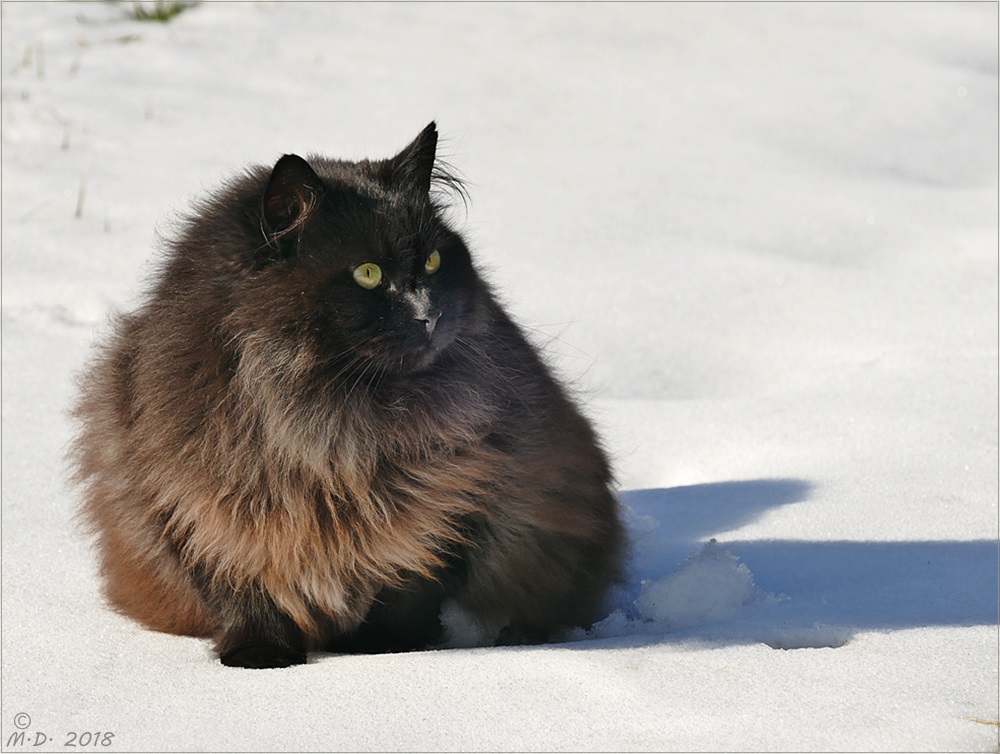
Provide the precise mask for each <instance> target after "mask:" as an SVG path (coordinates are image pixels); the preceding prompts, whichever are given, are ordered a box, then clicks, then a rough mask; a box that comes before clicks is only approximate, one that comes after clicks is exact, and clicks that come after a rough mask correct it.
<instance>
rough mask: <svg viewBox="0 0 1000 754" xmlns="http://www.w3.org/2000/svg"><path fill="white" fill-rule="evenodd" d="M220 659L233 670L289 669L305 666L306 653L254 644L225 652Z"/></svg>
mask: <svg viewBox="0 0 1000 754" xmlns="http://www.w3.org/2000/svg"><path fill="white" fill-rule="evenodd" d="M219 659H220V660H221V661H222V664H223V665H226V666H228V667H231V668H258V669H263V668H287V667H290V666H291V665H302V664H304V663H305V661H306V653H305V652H297V651H295V650H293V649H287V648H285V647H276V646H274V645H272V644H253V645H250V646H245V647H237V648H236V649H232V650H230V651H228V652H225V653H223V654H222V656H221V657H220V658H219Z"/></svg>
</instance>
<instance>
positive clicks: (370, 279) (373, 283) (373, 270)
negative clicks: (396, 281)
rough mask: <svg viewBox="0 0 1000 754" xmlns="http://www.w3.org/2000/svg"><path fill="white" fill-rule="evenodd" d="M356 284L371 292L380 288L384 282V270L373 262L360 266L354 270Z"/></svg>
mask: <svg viewBox="0 0 1000 754" xmlns="http://www.w3.org/2000/svg"><path fill="white" fill-rule="evenodd" d="M354 282H355V283H357V284H358V285H360V286H361V287H362V288H365V289H367V290H369V291H370V290H372V289H373V288H378V286H379V283H381V282H382V268H381V267H379V266H378V265H377V264H373V263H372V262H365V263H364V264H359V265H358V266H357V267H355V268H354Z"/></svg>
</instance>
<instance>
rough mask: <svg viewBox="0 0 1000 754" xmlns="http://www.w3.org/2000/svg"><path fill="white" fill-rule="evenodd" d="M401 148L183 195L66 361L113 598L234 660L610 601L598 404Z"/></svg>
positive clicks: (377, 642)
mask: <svg viewBox="0 0 1000 754" xmlns="http://www.w3.org/2000/svg"><path fill="white" fill-rule="evenodd" d="M436 146H437V131H436V129H435V126H434V124H433V123H431V124H430V125H429V126H427V128H425V129H424V130H423V131H422V132H421V133H420V135H419V136H418V137H417V138H416V139H415V140H414V141H413V142H412V143H411V144H410V145H409V146H408V147H406V148H405V149H404V150H403V151H402V152H400V153H399V154H398V155H397V156H395V157H393V158H391V159H387V160H379V161H368V160H364V161H361V162H344V161H337V160H330V159H325V158H320V157H311V158H310V159H309V160H308V161H307V160H304V159H302V158H300V157H297V156H295V155H286V156H284V157H282V158H281V159H280V160H278V162H277V164H276V165H274V167H273V168H262V167H257V168H252V169H250V170H249V171H248V172H247V173H246V174H245V175H244V176H242V177H241V178H239V179H237V180H235V181H233V182H232V183H231V184H229V185H228V186H226V187H224V188H223V189H222V190H221V191H220V192H219V193H218V194H217V195H216V196H214V197H213V198H211V199H209V200H208V201H207V202H205V203H204V204H203V205H202V206H200V207H198V208H197V211H196V212H195V214H194V215H193V216H192V217H191V218H190V219H189V220H188V221H187V222H186V224H185V225H184V227H183V229H182V231H181V232H180V234H179V237H178V238H177V239H176V240H175V241H173V242H172V243H171V244H170V245H169V248H168V256H167V259H166V262H165V265H164V267H163V269H162V271H161V273H160V274H159V276H158V279H157V281H156V283H155V285H154V286H153V288H152V291H151V292H150V293H149V295H148V296H147V298H146V299H145V303H144V304H143V305H142V306H141V307H140V308H139V309H138V311H136V312H134V313H131V314H128V315H124V316H121V317H119V318H117V319H116V320H115V322H114V328H113V332H112V333H111V335H110V337H109V339H108V340H107V341H106V342H105V343H104V344H103V345H102V347H101V348H100V350H99V352H98V355H97V357H96V358H95V360H94V362H93V363H92V364H91V365H90V367H89V369H88V370H87V371H86V372H85V373H84V375H83V376H82V379H81V398H80V400H79V403H78V404H77V407H76V410H75V416H76V417H77V419H78V420H79V422H80V426H81V431H80V433H79V435H78V437H77V439H76V442H75V445H74V448H73V460H74V462H75V464H76V469H77V479H78V481H79V482H81V483H82V484H83V485H84V489H85V502H84V506H83V516H84V518H85V520H86V522H87V524H88V525H89V528H90V529H91V531H92V532H93V533H94V534H95V535H96V538H97V542H98V546H99V551H100V556H101V567H102V574H103V577H104V582H105V592H106V595H107V597H108V599H109V601H110V602H111V604H112V605H113V606H115V607H116V608H117V609H118V610H120V611H121V612H123V613H125V614H127V615H129V616H132V617H133V618H134V619H136V620H138V621H140V622H141V623H142V624H144V625H146V626H148V627H149V628H153V629H157V630H161V631H169V632H172V633H180V634H190V635H194V636H211V637H214V638H215V642H216V649H217V651H218V653H219V655H220V657H221V660H222V662H223V663H224V664H226V665H234V666H242V667H258V668H259V667H281V666H287V665H292V664H296V663H302V662H305V661H306V656H307V652H308V651H310V650H330V651H344V652H351V651H355V652H377V651H399V650H407V649H416V648H421V647H425V646H428V645H433V644H434V643H435V642H438V641H440V640H441V634H442V624H441V618H440V615H441V608H442V604H443V603H445V601H446V600H451V601H452V604H454V605H457V606H458V608H460V609H462V610H464V611H465V613H466V614H467V615H468V616H471V618H472V619H473V620H474V621H476V622H477V623H478V624H479V625H480V626H482V627H487V628H489V627H491V628H492V629H493V634H494V635H495V637H496V641H497V642H498V643H508V642H535V641H544V640H545V639H546V638H547V637H549V636H551V635H552V634H553V632H555V631H557V630H558V629H560V628H563V627H568V626H587V625H589V624H590V623H592V622H593V621H594V620H595V619H597V618H599V617H601V615H602V607H603V602H604V600H605V598H606V596H607V592H608V589H609V587H610V585H612V584H613V583H614V582H615V581H616V580H618V579H619V578H620V576H621V562H622V556H623V548H624V536H623V529H622V526H621V523H620V520H619V515H618V507H617V503H616V500H615V497H614V495H613V493H612V490H611V488H610V484H611V474H610V471H609V467H608V462H607V459H606V457H605V455H604V453H603V452H602V450H601V448H600V447H599V444H598V442H597V440H596V438H595V435H594V432H593V430H592V429H591V427H590V425H589V424H588V422H587V421H586V420H585V419H584V418H583V417H582V416H581V414H580V413H579V411H578V410H577V409H576V408H575V407H574V405H573V403H572V402H571V401H570V400H569V399H568V398H567V395H566V393H565V392H564V391H563V389H562V388H561V387H560V386H559V384H557V382H556V381H555V380H554V379H553V377H552V375H551V373H550V371H549V369H548V368H547V367H546V366H545V364H544V362H543V361H542V359H541V358H540V357H539V355H538V353H537V352H536V349H535V348H534V347H532V345H531V344H529V342H528V341H527V340H526V339H525V337H524V335H523V334H522V332H521V331H520V330H519V329H518V327H517V326H516V325H515V324H514V323H513V322H512V321H511V319H510V318H509V317H508V316H507V314H506V313H505V312H504V310H503V308H502V307H501V306H500V305H499V304H498V303H497V301H496V299H495V298H494V297H493V295H492V294H491V292H490V290H489V288H488V287H487V285H486V284H485V283H484V282H483V280H482V279H481V278H480V277H479V275H478V274H477V272H476V269H475V267H474V265H473V262H472V259H471V258H470V254H469V250H468V248H467V247H466V245H465V243H464V242H463V241H462V238H461V237H460V236H459V235H458V234H457V233H456V232H455V231H454V230H453V229H452V228H451V227H449V225H448V223H447V222H446V221H445V219H444V218H443V215H442V209H443V208H442V207H441V206H439V203H438V201H437V199H436V197H438V196H440V195H441V192H440V191H437V190H436V189H438V188H441V187H442V186H444V187H446V188H447V187H449V186H450V187H452V188H454V187H455V186H456V185H457V183H456V181H455V180H454V179H452V178H451V177H449V176H448V175H447V174H446V173H445V172H443V171H442V170H441V169H440V168H439V167H436V165H435V152H436Z"/></svg>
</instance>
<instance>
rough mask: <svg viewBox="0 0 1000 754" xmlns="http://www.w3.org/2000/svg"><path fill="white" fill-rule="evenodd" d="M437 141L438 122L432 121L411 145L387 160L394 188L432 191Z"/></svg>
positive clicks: (408, 191) (423, 191) (418, 191)
mask: <svg viewBox="0 0 1000 754" xmlns="http://www.w3.org/2000/svg"><path fill="white" fill-rule="evenodd" d="M437 141H438V133H437V124H435V123H434V121H431V122H430V124H428V126H427V127H426V128H425V129H424V130H423V131H421V132H420V134H419V135H418V136H417V138H416V139H414V140H413V141H412V142H410V144H409V146H407V147H406V148H405V149H403V151H402V152H400V153H399V154H397V155H396V156H395V157H393V158H392V159H390V160H387V170H388V179H389V183H390V184H391V185H392V187H393V188H396V189H401V190H403V191H405V192H407V193H413V194H420V195H424V196H426V195H427V194H429V193H430V190H431V174H432V173H433V172H434V158H435V155H436V154H437Z"/></svg>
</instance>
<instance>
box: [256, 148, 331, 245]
mask: <svg viewBox="0 0 1000 754" xmlns="http://www.w3.org/2000/svg"><path fill="white" fill-rule="evenodd" d="M322 189H323V182H322V181H321V180H320V178H319V176H317V175H316V172H315V171H314V170H313V169H312V168H311V167H310V166H309V163H308V162H306V161H305V160H303V159H302V158H301V157H299V156H298V155H295V154H286V155H285V156H283V157H282V158H281V159H280V160H278V162H277V163H275V165H274V168H273V169H272V170H271V177H270V178H269V179H268V181H267V188H266V189H264V197H263V199H262V200H261V230H262V231H263V232H264V237H265V239H267V245H268V248H270V249H271V250H272V251H273V252H277V254H278V255H279V256H280V257H289V256H291V255H292V254H294V253H295V251H296V248H297V247H298V241H299V236H300V235H301V232H302V229H303V228H304V227H305V224H306V222H307V221H308V220H309V217H310V215H312V212H313V210H314V209H315V208H316V205H317V204H318V203H319V197H320V194H321V193H322Z"/></svg>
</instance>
